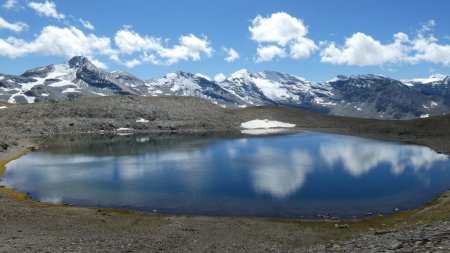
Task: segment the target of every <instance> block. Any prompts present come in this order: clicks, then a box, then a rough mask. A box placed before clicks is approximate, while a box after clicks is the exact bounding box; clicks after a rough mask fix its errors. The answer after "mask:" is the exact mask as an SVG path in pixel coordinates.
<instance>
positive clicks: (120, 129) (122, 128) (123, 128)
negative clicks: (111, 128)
mask: <svg viewBox="0 0 450 253" xmlns="http://www.w3.org/2000/svg"><path fill="white" fill-rule="evenodd" d="M116 131H123V132H132V131H134V129H133V128H127V127H121V128H117V129H116Z"/></svg>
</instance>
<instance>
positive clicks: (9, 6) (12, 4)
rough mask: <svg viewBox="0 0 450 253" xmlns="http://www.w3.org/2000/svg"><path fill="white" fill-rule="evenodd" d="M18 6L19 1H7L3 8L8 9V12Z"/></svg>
mask: <svg viewBox="0 0 450 253" xmlns="http://www.w3.org/2000/svg"><path fill="white" fill-rule="evenodd" d="M16 6H17V0H6V1H5V2H4V3H3V4H2V7H3V8H5V9H7V10H11V9H12V8H14V7H16Z"/></svg>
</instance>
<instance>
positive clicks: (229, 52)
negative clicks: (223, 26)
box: [222, 47, 240, 62]
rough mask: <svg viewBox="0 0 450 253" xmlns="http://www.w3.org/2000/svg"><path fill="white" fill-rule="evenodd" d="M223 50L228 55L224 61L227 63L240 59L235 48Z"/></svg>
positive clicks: (223, 48)
mask: <svg viewBox="0 0 450 253" xmlns="http://www.w3.org/2000/svg"><path fill="white" fill-rule="evenodd" d="M222 50H223V51H224V52H225V53H226V54H227V57H225V59H224V60H225V61H226V62H234V61H235V60H237V59H239V57H240V55H239V53H238V52H237V51H236V50H234V49H233V48H226V47H222Z"/></svg>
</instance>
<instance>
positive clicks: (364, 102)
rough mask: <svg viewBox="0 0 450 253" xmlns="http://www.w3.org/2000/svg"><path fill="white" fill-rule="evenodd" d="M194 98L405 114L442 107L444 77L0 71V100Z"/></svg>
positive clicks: (75, 65) (69, 67)
mask: <svg viewBox="0 0 450 253" xmlns="http://www.w3.org/2000/svg"><path fill="white" fill-rule="evenodd" d="M127 94H128V95H142V96H174V95H175V96H196V97H200V98H203V99H206V100H209V101H211V102H212V103H215V104H218V105H221V106H224V107H238V106H239V107H245V106H252V105H254V106H257V105H283V106H290V107H296V108H303V109H306V110H311V111H317V112H322V113H326V114H332V115H342V116H353V117H364V118H379V119H380V118H381V119H411V118H419V117H422V118H423V117H428V116H432V115H441V114H444V113H447V112H449V110H450V77H448V76H443V75H433V76H431V77H429V78H416V79H408V80H400V81H399V80H395V79H391V78H388V77H383V76H379V75H356V76H337V77H336V78H333V79H332V80H329V81H327V82H323V83H316V82H310V81H307V80H305V79H303V78H301V77H297V76H294V75H290V74H284V73H279V72H274V71H264V72H260V73H251V72H249V71H248V70H245V69H243V70H239V71H237V72H235V73H233V74H231V75H229V76H222V77H221V78H220V79H218V80H216V81H214V80H211V79H210V78H209V77H207V76H205V75H202V74H200V73H197V74H191V73H186V72H181V71H180V72H176V73H168V74H166V75H165V76H163V77H161V78H159V79H154V80H148V81H143V80H141V79H139V78H137V77H136V76H134V75H132V74H130V73H127V72H124V71H114V72H111V73H109V72H106V71H104V70H102V69H100V68H97V67H96V66H95V65H94V64H92V63H91V62H90V61H89V60H88V59H87V58H84V57H79V56H77V57H74V58H72V59H71V60H69V61H68V62H66V63H63V64H56V65H49V66H46V67H42V68H36V69H31V70H28V71H26V72H25V73H23V74H22V75H20V76H14V75H3V74H0V101H7V102H9V103H33V102H39V101H43V100H54V99H74V98H78V97H83V96H104V95H127Z"/></svg>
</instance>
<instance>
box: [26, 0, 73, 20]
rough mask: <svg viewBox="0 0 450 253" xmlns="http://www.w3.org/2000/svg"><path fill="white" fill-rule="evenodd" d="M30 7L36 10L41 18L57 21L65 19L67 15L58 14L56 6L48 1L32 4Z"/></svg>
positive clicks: (29, 4)
mask: <svg viewBox="0 0 450 253" xmlns="http://www.w3.org/2000/svg"><path fill="white" fill-rule="evenodd" d="M28 7H30V8H31V9H33V10H35V11H36V12H37V13H38V14H39V15H40V16H45V17H51V18H56V19H64V18H65V15H64V14H62V13H58V11H57V10H56V4H55V3H54V2H51V1H48V0H46V1H45V2H44V3H37V2H30V3H28Z"/></svg>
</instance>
